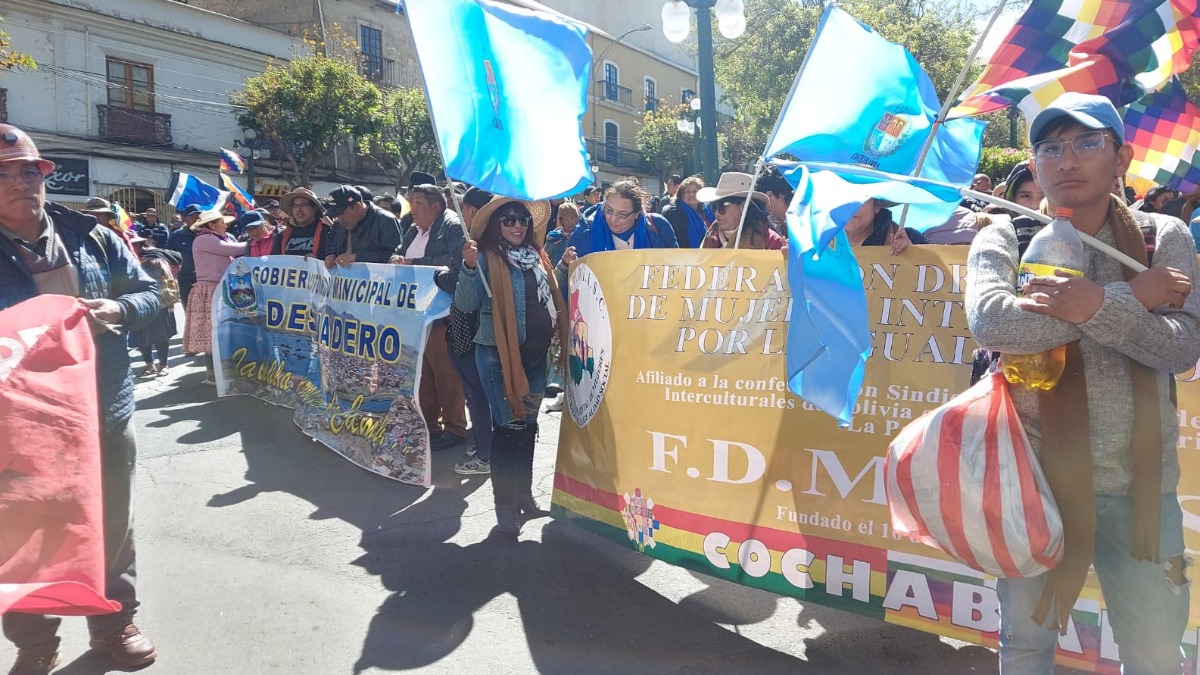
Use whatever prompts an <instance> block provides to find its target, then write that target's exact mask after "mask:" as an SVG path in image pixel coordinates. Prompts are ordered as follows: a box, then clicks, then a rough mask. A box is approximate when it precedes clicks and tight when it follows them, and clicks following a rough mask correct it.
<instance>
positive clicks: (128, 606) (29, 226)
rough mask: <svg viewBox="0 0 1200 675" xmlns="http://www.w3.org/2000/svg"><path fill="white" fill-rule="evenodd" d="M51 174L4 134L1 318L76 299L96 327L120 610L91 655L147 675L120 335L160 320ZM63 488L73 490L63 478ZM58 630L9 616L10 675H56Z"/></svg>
mask: <svg viewBox="0 0 1200 675" xmlns="http://www.w3.org/2000/svg"><path fill="white" fill-rule="evenodd" d="M53 170H54V163H53V162H50V161H49V160H46V159H43V158H42V157H41V156H40V155H39V154H38V150H37V148H36V147H35V146H34V144H33V140H32V139H30V138H29V136H28V135H27V134H26V133H25V132H23V131H21V130H20V129H17V128H16V127H13V126H9V125H0V235H2V236H0V253H3V255H0V310H2V309H7V308H9V307H12V306H14V305H16V304H18V303H21V302H24V301H26V300H30V299H31V298H34V297H36V296H39V295H67V296H75V297H79V298H81V299H82V300H81V302H83V304H84V305H86V306H87V307H88V308H89V309H90V312H91V317H92V319H93V320H94V322H95V324H96V325H95V327H94V333H95V342H96V351H97V359H96V361H97V364H98V365H97V379H98V388H99V402H100V410H99V413H100V417H101V421H102V425H101V435H100V452H101V481H102V484H103V495H104V506H103V510H104V553H105V558H106V563H107V579H106V595H107V597H108V598H109V599H110V600H114V601H117V602H119V603H120V607H121V609H120V611H118V612H116V613H113V614H102V615H97V616H89V617H88V630H89V632H90V633H91V637H92V641H91V646H92V648H93V649H98V650H101V651H105V652H108V653H109V654H111V655H112V658H113V660H114V661H116V662H117V663H118V664H120V665H122V666H126V667H134V666H141V665H145V664H147V663H150V662H151V661H153V660H154V659H155V657H156V656H157V649H156V648H155V646H154V643H153V642H151V641H150V638H148V637H146V636H145V635H143V634H142V632H141V631H140V630H139V629H138V627H137V626H136V625H134V623H133V616H134V613H135V612H136V611H137V607H138V600H137V591H136V587H135V586H134V579H135V578H136V571H135V566H134V546H133V509H132V507H131V503H132V498H133V492H132V490H133V470H134V465H135V463H136V461H137V439H136V438H135V437H134V433H133V428H132V427H131V426H130V418H131V417H132V416H133V408H134V399H133V380H132V377H131V375H130V372H129V355H128V353H127V352H126V349H125V337H124V332H125V331H126V330H135V329H139V328H142V327H144V326H146V325H147V324H149V323H150V321H152V320H153V319H154V318H155V316H157V314H158V311H159V297H158V290H157V288H156V287H155V284H154V281H153V280H152V279H151V278H150V277H149V276H147V275H146V273H145V272H143V271H142V270H141V268H140V267H139V266H138V264H137V261H136V259H135V258H134V256H133V253H132V252H131V251H130V250H129V248H128V247H127V246H126V245H125V243H124V242H123V241H121V239H120V238H119V237H118V236H117V235H116V233H114V232H113V231H111V230H109V229H107V228H105V227H102V226H100V225H98V224H97V222H96V219H95V218H92V217H90V216H87V215H84V214H82V213H79V212H76V211H72V210H70V209H67V208H64V207H62V206H59V205H57V204H47V203H46V187H45V179H46V176H48V175H49V174H50V173H51V172H52V171H53ZM62 395H63V396H68V397H69V396H71V392H69V391H67V392H62ZM38 440H39V441H41V442H44V443H45V446H44V451H45V452H55V451H56V449H55V439H54V438H46V439H38ZM62 480H63V481H69V480H70V476H69V475H68V474H67V471H66V469H64V475H63V476H62ZM3 485H4V484H3V483H0V486H3ZM0 496H2V495H0ZM2 526H3V523H0V532H2V531H3V527H2ZM0 562H3V561H0ZM60 623H61V619H58V618H51V617H48V616H43V615H39V614H25V613H13V612H10V613H7V614H5V615H4V617H3V627H4V636H5V637H6V638H8V639H9V640H10V641H12V642H13V644H15V645H16V646H17V649H18V652H17V662H16V665H14V666H13V669H12V671H11V672H12V673H18V674H21V675H23V674H34V673H49V672H50V670H51V669H53V667H54V666H55V665H56V664H57V663H58V658H59V657H58V645H59V638H58V636H57V632H58V626H59V624H60Z"/></svg>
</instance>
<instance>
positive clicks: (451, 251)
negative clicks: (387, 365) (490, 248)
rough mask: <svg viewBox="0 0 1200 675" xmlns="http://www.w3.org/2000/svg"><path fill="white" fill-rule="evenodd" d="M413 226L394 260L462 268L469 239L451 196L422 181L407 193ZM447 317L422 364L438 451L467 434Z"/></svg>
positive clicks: (434, 330) (426, 410)
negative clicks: (448, 202)
mask: <svg viewBox="0 0 1200 675" xmlns="http://www.w3.org/2000/svg"><path fill="white" fill-rule="evenodd" d="M408 205H409V208H410V209H411V213H412V220H413V226H412V227H410V228H409V229H408V232H407V233H405V236H404V242H403V243H402V244H401V245H400V246H399V247H397V249H396V255H394V256H392V262H394V263H396V264H399V265H432V266H435V267H448V268H450V270H451V271H452V272H453V273H454V274H457V273H458V270H459V268H460V267H462V248H463V242H464V241H465V237H464V236H463V227H462V223H461V221H459V219H458V216H457V215H455V214H454V213H453V212H451V211H447V210H446V196H445V194H443V193H442V190H441V188H439V187H437V186H436V185H429V184H425V185H417V186H414V187H413V188H412V189H411V190H410V191H409V193H408ZM448 325H449V322H448V321H447V320H446V319H440V320H438V321H435V322H434V323H433V325H432V326H431V327H430V329H429V340H427V341H426V343H425V358H424V360H423V362H422V364H421V391H420V397H421V398H420V401H421V412H422V413H423V414H424V415H425V422H426V424H428V425H429V435H430V438H432V439H433V440H432V441H431V446H432V448H433V449H434V450H441V449H443V448H449V447H453V446H455V445H458V444H459V443H460V442H462V440H463V439H464V438H466V436H467V413H466V401H467V400H466V397H465V395H464V394H463V386H462V378H460V377H459V375H458V371H456V370H455V369H454V362H453V361H451V360H450V350H449V349H448V348H447V346H446V328H447V327H448Z"/></svg>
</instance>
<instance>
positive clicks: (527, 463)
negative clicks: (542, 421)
mask: <svg viewBox="0 0 1200 675" xmlns="http://www.w3.org/2000/svg"><path fill="white" fill-rule="evenodd" d="M537 433H538V425H537V423H536V422H535V423H533V424H530V425H528V426H526V427H525V433H524V435H522V436H521V452H520V455H519V457H520V464H519V465H517V467H516V469H517V475H516V480H515V481H514V483H515V484H516V505H517V512H518V513H519V514H520V516H521V519H522V520H532V519H534V518H542V517H544V516H548V515H550V512H549V511H543V510H542V509H541V508H539V507H538V505H537V501H536V500H535V499H534V498H533V451H534V447H535V443H536V441H537Z"/></svg>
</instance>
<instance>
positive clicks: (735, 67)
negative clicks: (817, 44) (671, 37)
mask: <svg viewBox="0 0 1200 675" xmlns="http://www.w3.org/2000/svg"><path fill="white" fill-rule="evenodd" d="M841 7H842V8H843V9H845V10H846V11H848V12H849V13H850V14H851V15H853V16H854V17H855V18H857V19H858V20H859V21H862V22H863V23H865V24H867V25H868V26H871V27H872V28H874V29H875V30H877V31H878V32H879V33H880V35H882V36H883V37H884V38H886V39H888V40H891V41H893V42H896V43H899V44H901V45H904V46H905V47H907V48H908V50H909V51H910V52H912V53H913V56H915V57H916V59H917V62H918V63H920V64H921V66H922V67H924V68H925V72H927V73H928V74H929V77H930V79H931V80H933V84H934V86H935V88H936V89H937V91H938V93H939V95H940V96H942V97H945V96H947V95H951V94H950V93H949V90H950V88H951V86H952V85H953V83H954V79H955V77H957V75H958V72H959V70H961V68H962V67H963V64H964V63H966V60H967V54H968V52H969V51H970V47H971V43H972V41H973V40H974V37H975V28H974V25H973V23H972V19H971V17H970V16H969V15H967V14H966V13H965V12H963V11H962V10H961V8H960V7H959V5H958V3H957V2H954V1H953V0H845V2H843V3H841ZM821 11H822V8H821V3H818V2H805V3H797V2H795V1H794V0H750V1H749V2H748V3H747V7H746V22H747V29H746V33H745V34H744V35H742V36H741V37H739V38H737V39H735V40H720V41H718V42H717V44H716V47H715V48H716V55H715V63H716V77H717V83H718V84H720V85H721V87H722V88H723V89H724V90H725V92H726V95H727V96H728V97H730V98H732V99H734V100H736V101H737V110H738V115H737V119H738V121H739V122H741V123H742V124H743V125H745V127H746V130H747V135H748V138H749V139H751V141H750V142H751V143H753V144H757V145H758V147H759V148H760V150H758V152H761V151H762V150H761V148H762V147H763V146H765V145H766V141H767V135H768V134H770V132H771V129H772V128H773V127H774V124H775V120H776V119H777V118H778V117H779V112H780V110H782V108H783V103H784V101H785V100H786V99H787V95H788V92H789V91H791V85H792V81H793V80H794V79H795V77H796V73H797V72H798V71H799V70H800V64H801V63H802V62H803V60H804V55H805V54H806V53H807V52H808V48H809V45H810V44H811V42H812V37H813V34H814V33H815V32H816V28H817V23H818V22H819V20H820V18H821ZM764 55H769V56H764ZM846 85H847V87H852V86H854V83H852V82H847V83H846ZM955 94H957V92H955ZM829 95H830V96H837V95H838V93H837V92H830V93H829ZM811 105H815V106H819V105H821V102H820V101H812V102H811Z"/></svg>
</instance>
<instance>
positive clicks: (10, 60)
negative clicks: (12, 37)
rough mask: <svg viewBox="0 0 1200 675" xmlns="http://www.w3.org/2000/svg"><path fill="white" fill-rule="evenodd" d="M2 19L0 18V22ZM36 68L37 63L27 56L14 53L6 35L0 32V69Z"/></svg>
mask: <svg viewBox="0 0 1200 675" xmlns="http://www.w3.org/2000/svg"><path fill="white" fill-rule="evenodd" d="M3 19H4V17H2V16H0V21H2V20H3ZM17 67H21V68H34V69H36V68H37V61H34V60H33V57H31V56H29V55H28V54H22V53H21V52H15V51H13V50H12V43H10V42H9V41H8V33H6V32H4V31H2V30H0V69H4V70H12V69H13V68H17Z"/></svg>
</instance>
